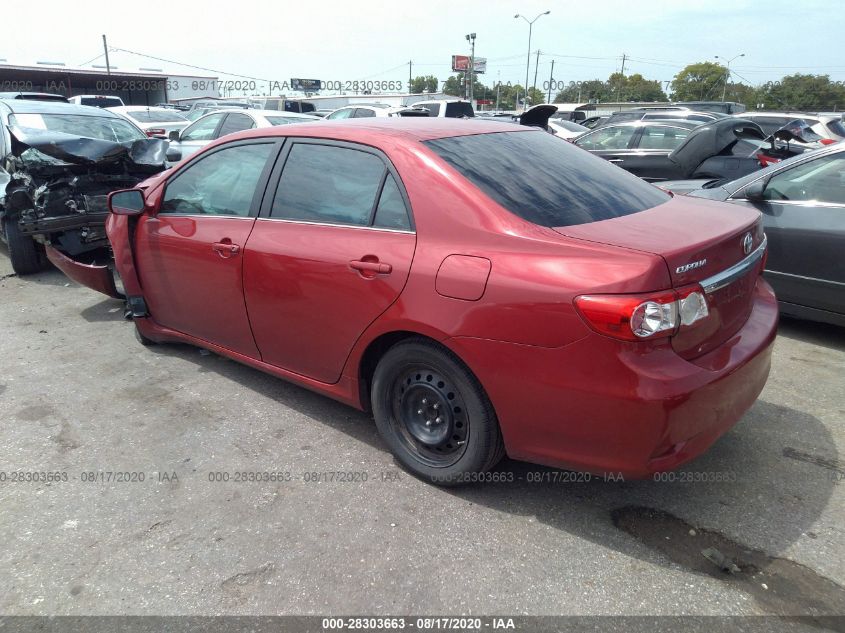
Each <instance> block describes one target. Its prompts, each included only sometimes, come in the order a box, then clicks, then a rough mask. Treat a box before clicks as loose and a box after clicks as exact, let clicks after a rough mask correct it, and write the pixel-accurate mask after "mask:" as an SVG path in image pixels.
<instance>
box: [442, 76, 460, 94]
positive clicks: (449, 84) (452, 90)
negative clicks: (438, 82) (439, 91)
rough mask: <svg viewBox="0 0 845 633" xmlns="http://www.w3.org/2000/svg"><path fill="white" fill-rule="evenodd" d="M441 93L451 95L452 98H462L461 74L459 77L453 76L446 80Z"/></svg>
mask: <svg viewBox="0 0 845 633" xmlns="http://www.w3.org/2000/svg"><path fill="white" fill-rule="evenodd" d="M443 92H444V93H445V94H447V95H451V96H453V97H462V96H464V76H463V74H460V75H453V76H451V77H449V79H447V80H446V82H445V83H444V84H443Z"/></svg>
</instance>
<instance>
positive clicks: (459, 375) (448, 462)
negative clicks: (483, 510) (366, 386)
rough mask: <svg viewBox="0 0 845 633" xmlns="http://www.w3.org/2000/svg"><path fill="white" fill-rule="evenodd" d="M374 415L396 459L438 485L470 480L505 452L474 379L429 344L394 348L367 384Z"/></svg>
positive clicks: (421, 342) (417, 342) (451, 357)
mask: <svg viewBox="0 0 845 633" xmlns="http://www.w3.org/2000/svg"><path fill="white" fill-rule="evenodd" d="M372 405H373V415H374V417H375V420H376V425H377V426H378V429H379V432H380V433H381V435H382V437H383V438H384V439H385V441H386V442H387V443H388V445H389V446H390V448H391V450H392V451H393V453H394V454H395V455H396V457H397V459H398V460H399V461H400V462H401V463H402V464H403V465H404V466H405V467H406V468H408V469H409V470H410V471H411V472H413V473H414V474H416V475H418V476H420V477H423V478H425V479H427V480H429V481H432V482H434V483H437V484H440V485H457V484H460V483H466V482H468V481H471V480H472V474H473V473H482V472H485V471H487V470H489V469H490V468H492V467H493V466H494V465H495V464H496V462H498V461H499V459H501V457H502V455H503V453H504V448H503V444H502V437H501V433H500V431H499V425H498V422H497V420H496V416H495V413H494V412H493V407H492V405H491V404H490V401H489V400H488V398H487V396H486V394H485V393H484V390H483V389H482V387H481V385H480V384H479V382H478V380H477V379H476V378H475V376H474V375H473V374H472V373H471V372H470V371H469V370H468V369H467V367H466V366H465V365H464V364H463V363H462V362H461V361H460V360H459V359H458V358H457V357H456V356H455V355H454V354H452V353H451V352H450V351H449V350H447V349H445V348H443V347H442V346H440V345H438V344H436V343H434V342H433V341H429V340H427V339H412V340H408V341H404V342H402V343H399V344H398V345H396V346H394V347H392V348H391V349H390V350H388V352H387V353H386V354H385V355H384V356H383V357H382V359H381V360H380V361H379V364H378V366H377V367H376V371H375V374H374V376H373V385H372Z"/></svg>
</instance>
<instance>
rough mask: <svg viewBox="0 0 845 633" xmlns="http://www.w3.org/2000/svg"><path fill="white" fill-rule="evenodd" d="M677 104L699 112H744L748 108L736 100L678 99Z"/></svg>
mask: <svg viewBox="0 0 845 633" xmlns="http://www.w3.org/2000/svg"><path fill="white" fill-rule="evenodd" d="M675 105H678V106H682V107H686V108H690V109H691V110H698V111H699V112H720V113H722V114H742V113H743V112H745V110H746V108H745V106H744V105H743V104H741V103H737V102H735V101H677V102H676V103H675Z"/></svg>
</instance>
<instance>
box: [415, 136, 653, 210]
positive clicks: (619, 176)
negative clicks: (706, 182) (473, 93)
mask: <svg viewBox="0 0 845 633" xmlns="http://www.w3.org/2000/svg"><path fill="white" fill-rule="evenodd" d="M425 145H427V146H428V147H429V148H430V149H432V150H433V151H434V152H436V153H437V154H438V155H439V156H440V157H441V158H442V159H443V160H445V161H446V162H447V163H449V164H450V165H451V166H452V167H454V168H455V169H456V170H457V171H458V172H460V173H461V174H462V175H463V176H464V177H465V178H466V179H467V180H469V181H470V182H472V183H473V184H474V185H475V186H476V187H478V188H479V189H481V191H483V192H484V193H486V194H487V195H488V196H489V197H490V198H492V199H493V200H495V201H496V202H498V203H499V204H500V205H501V206H503V207H504V208H505V209H508V210H509V211H511V212H512V213H515V214H516V215H518V216H519V217H521V218H523V219H525V220H528V221H529V222H533V223H534V224H540V225H542V226H570V225H573V224H586V223H589V222H596V221H598V220H607V219H609V218H616V217H620V216H623V215H629V214H631V213H637V212H639V211H643V210H645V209H649V208H651V207H655V206H657V205H659V204H663V203H664V202H666V201H667V200H669V196H668V194H666V193H665V192H663V191H660V190H659V189H658V188H657V187H653V186H652V185H649V184H647V183H646V182H645V181H643V180H640V179H639V178H637V177H636V176H633V175H632V174H630V173H628V172H627V171H625V170H623V169H619V168H618V167H616V166H615V165H611V164H610V163H608V162H607V161H605V160H603V159H601V158H598V157H596V156H593V155H592V154H590V153H589V152H585V151H584V150H582V149H579V148H578V147H576V146H575V145H573V144H571V143H567V142H566V141H563V140H561V139H558V138H555V137H554V136H552V135H551V134H546V133H545V132H539V131H538V132H529V131H526V132H495V133H490V134H477V135H473V136H458V137H452V138H444V139H438V140H433V141H426V142H425Z"/></svg>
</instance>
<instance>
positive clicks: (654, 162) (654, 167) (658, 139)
mask: <svg viewBox="0 0 845 633" xmlns="http://www.w3.org/2000/svg"><path fill="white" fill-rule="evenodd" d="M688 135H689V130H688V129H686V128H683V127H678V126H673V125H660V124H657V123H654V124H649V125H645V126H643V127H642V128H640V134H639V136H637V137H636V138H635V139H634V142H635V143H636V148H635V149H636V151H635V152H632V153H631V154H630V155H629V156H626V157H624V159H623V160H624V163H623V164H622V166H623V167H624V168H625V169H627V170H628V171H630V172H631V173H632V174H634V175H636V176H639V177H640V178H643V179H644V180H647V181H649V182H655V181H659V180H669V179H672V178H677V177H680V176H681V174H679V173H678V169H677V167H676V166H675V163H673V162H672V161H670V160H669V152H671V151H672V150H673V149H675V148H676V147H678V145H680V144H681V142H682V141H683V140H684V139H685V138H686V137H687V136H688Z"/></svg>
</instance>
